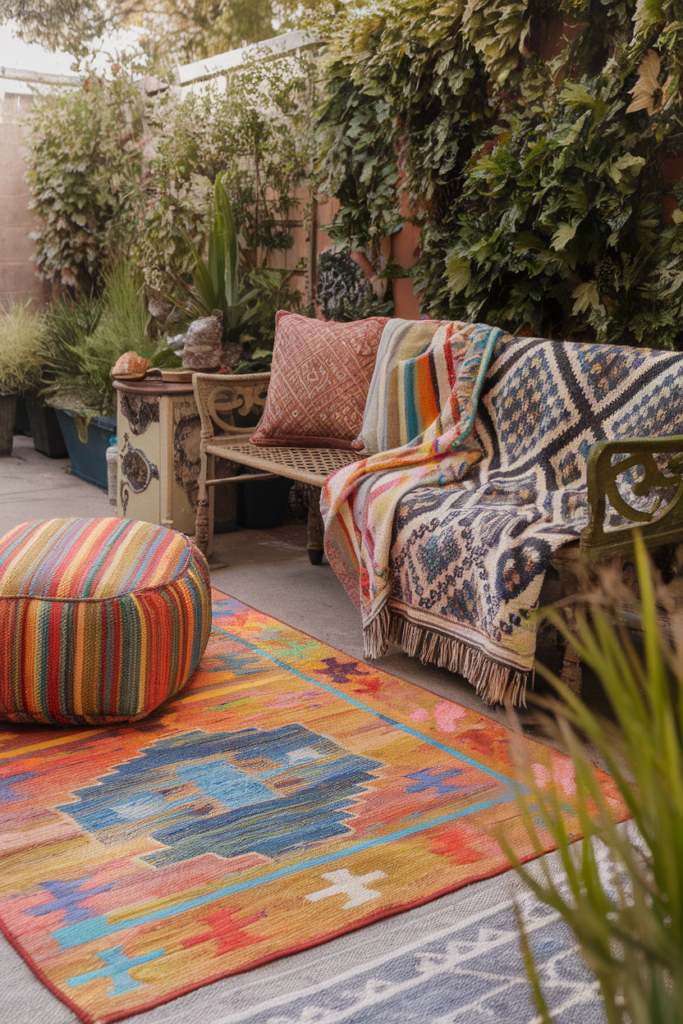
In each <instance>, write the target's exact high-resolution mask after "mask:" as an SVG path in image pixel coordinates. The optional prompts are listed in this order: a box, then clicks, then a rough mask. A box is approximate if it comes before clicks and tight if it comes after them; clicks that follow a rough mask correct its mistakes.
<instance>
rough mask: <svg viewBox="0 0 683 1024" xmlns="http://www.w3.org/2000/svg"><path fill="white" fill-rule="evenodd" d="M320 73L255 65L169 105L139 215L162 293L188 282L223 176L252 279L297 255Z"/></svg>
mask: <svg viewBox="0 0 683 1024" xmlns="http://www.w3.org/2000/svg"><path fill="white" fill-rule="evenodd" d="M311 76H312V64H311V60H310V57H309V56H307V55H306V53H303V54H302V56H301V57H300V58H295V57H292V58H291V59H290V58H287V59H284V60H270V61H268V60H266V61H263V62H260V63H249V64H246V65H245V66H243V67H241V68H240V69H239V72H238V73H233V74H231V75H228V76H226V77H225V78H221V79H218V80H213V81H211V82H210V83H207V84H206V86H203V87H202V88H201V89H200V90H198V91H194V92H189V93H188V94H186V95H185V96H182V97H177V98H176V97H172V96H169V97H168V98H167V99H166V100H164V101H163V102H162V103H160V104H159V106H158V107H157V109H156V110H155V112H154V115H153V118H152V119H151V120H150V124H152V125H153V130H154V153H153V155H152V156H151V157H150V160H149V162H148V163H147V165H146V172H145V173H146V179H145V188H144V192H143V193H141V194H140V198H139V202H138V204H137V206H136V217H137V223H136V229H135V234H134V238H133V243H132V249H131V255H132V257H133V258H134V259H135V261H136V262H137V263H138V264H139V265H140V266H141V267H142V269H143V272H144V275H145V280H146V282H147V283H148V284H149V285H151V286H152V287H153V288H155V289H156V290H158V291H159V292H163V291H165V290H166V288H167V284H168V282H169V281H174V280H176V279H177V278H178V277H182V276H185V277H186V279H187V281H188V282H189V280H190V275H191V273H192V270H193V266H194V260H193V257H192V253H191V250H190V247H189V246H188V245H187V238H188V237H189V238H191V239H192V241H193V242H194V244H195V245H197V246H200V245H201V241H202V239H203V236H204V234H205V232H206V229H207V225H208V222H209V220H210V217H211V215H212V209H213V193H214V184H215V181H216V176H217V175H218V174H221V175H222V182H223V186H224V188H225V191H226V193H227V195H228V197H229V199H230V202H231V205H232V210H233V215H234V218H235V223H236V227H237V231H238V235H239V238H240V243H241V248H242V262H241V268H242V269H241V272H242V275H243V276H244V277H247V276H248V275H249V273H250V272H251V271H252V270H254V269H255V268H256V267H258V266H263V265H266V264H267V262H268V257H269V255H270V254H271V253H273V252H281V251H286V250H287V249H289V248H291V245H292V235H291V231H290V230H289V226H288V223H287V220H288V216H289V212H290V210H291V209H292V207H293V206H294V204H295V201H296V192H297V188H298V187H299V186H300V183H301V182H302V181H303V180H305V178H306V168H307V162H308V160H309V159H310V156H309V153H308V150H307V146H308V144H309V143H308V141H307V140H308V138H309V131H308V122H309V121H310V117H311V114H310V105H311V102H310V101H311V89H312V84H311Z"/></svg>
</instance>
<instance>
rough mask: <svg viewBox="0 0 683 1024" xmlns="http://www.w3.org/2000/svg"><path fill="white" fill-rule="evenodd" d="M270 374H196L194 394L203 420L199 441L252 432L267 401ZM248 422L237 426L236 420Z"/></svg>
mask: <svg viewBox="0 0 683 1024" xmlns="http://www.w3.org/2000/svg"><path fill="white" fill-rule="evenodd" d="M269 383H270V374H269V373H232V374H225V373H195V374H193V375H192V387H193V388H194V397H195V400H196V402H197V408H198V409H199V416H200V419H201V421H202V441H204V442H206V441H208V440H210V439H211V438H213V437H216V436H223V435H226V434H230V435H241V436H243V437H248V436H249V435H250V434H251V433H253V431H254V427H255V426H256V422H257V420H258V419H259V418H260V416H261V414H262V412H263V408H264V406H265V404H266V394H267V393H268V384H269ZM250 419H251V420H252V421H253V422H252V423H251V425H247V426H238V425H237V423H236V422H235V421H236V420H243V421H244V420H246V421H247V424H248V423H249V420H250Z"/></svg>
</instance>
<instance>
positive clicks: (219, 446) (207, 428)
mask: <svg viewBox="0 0 683 1024" xmlns="http://www.w3.org/2000/svg"><path fill="white" fill-rule="evenodd" d="M269 383H270V373H251V374H230V375H228V374H217V373H195V374H193V377H192V384H193V387H194V394H195V399H196V402H197V408H198V410H199V416H200V419H201V437H200V458H201V465H200V471H199V480H198V485H199V494H198V499H197V520H196V527H195V542H196V544H197V546H198V547H199V549H200V551H203V552H204V554H205V555H207V556H209V555H210V554H211V551H212V547H213V523H214V488H215V487H217V486H219V485H220V484H228V483H232V484H241V483H245V482H251V481H252V480H269V479H272V478H273V477H276V476H284V477H287V478H288V479H290V480H298V481H299V482H300V483H304V484H308V485H309V487H310V488H311V490H310V496H309V507H308V538H307V548H308V557H309V559H310V561H311V564H312V565H320V563H321V561H322V557H323V524H322V517H321V515H320V489H321V488H322V487H323V485H324V483H325V481H326V479H327V478H328V476H330V475H331V474H332V473H334V472H335V470H337V469H341V468H342V466H348V465H349V464H350V463H352V462H356V461H357V460H358V458H359V456H358V455H357V454H356V452H352V451H347V450H343V449H339V448H293V447H292V448H275V447H273V448H266V447H260V446H258V445H255V444H251V443H250V441H249V438H250V437H251V435H252V433H253V432H254V429H255V428H256V424H257V423H258V421H259V419H260V417H261V414H262V413H263V409H264V406H265V403H266V395H267V393H268V385H269ZM217 459H223V460H226V461H227V462H228V463H229V465H230V471H229V475H227V476H217V475H216V460H217ZM240 466H243V467H245V468H247V469H251V470H254V469H255V470H257V471H258V472H256V473H244V472H240V473H238V472H235V467H240Z"/></svg>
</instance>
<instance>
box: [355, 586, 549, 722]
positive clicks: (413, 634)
mask: <svg viewBox="0 0 683 1024" xmlns="http://www.w3.org/2000/svg"><path fill="white" fill-rule="evenodd" d="M390 641H391V642H393V643H395V644H397V646H398V647H400V648H401V650H403V651H405V653H406V654H409V655H410V656H411V657H417V658H419V659H420V661H421V662H422V664H423V665H426V664H431V665H438V667H439V668H447V669H448V670H449V672H456V673H457V674H458V675H461V676H464V677H465V679H467V680H468V681H469V682H470V683H472V684H473V685H474V687H475V689H476V691H477V694H478V695H479V696H480V697H481V699H482V700H483V701H484V703H486V704H508V703H511V704H512V705H513V706H515V707H520V706H521V707H526V687H527V682H528V681H529V676H530V675H531V673H530V672H520V671H519V669H514V668H511V667H510V666H509V665H503V664H501V662H499V661H494V660H493V659H492V658H489V657H488V656H487V655H486V654H483V653H482V651H479V650H477V649H476V648H475V647H470V645H469V644H466V643H464V642H463V641H462V640H456V639H455V638H454V637H448V636H443V635H442V634H441V633H434V632H432V631H431V630H429V629H425V628H424V627H423V626H416V625H415V624H414V623H412V622H407V621H406V620H405V619H403V618H401V617H400V616H397V615H392V614H391V612H390V610H389V608H388V607H387V606H386V605H385V606H384V607H383V608H382V610H381V611H380V612H379V613H378V615H376V616H375V618H374V619H373V621H372V622H371V623H370V624H369V625H368V626H367V627H366V628H365V630H364V648H365V656H366V657H367V658H381V657H382V655H383V654H386V652H387V650H388V647H389V642H390Z"/></svg>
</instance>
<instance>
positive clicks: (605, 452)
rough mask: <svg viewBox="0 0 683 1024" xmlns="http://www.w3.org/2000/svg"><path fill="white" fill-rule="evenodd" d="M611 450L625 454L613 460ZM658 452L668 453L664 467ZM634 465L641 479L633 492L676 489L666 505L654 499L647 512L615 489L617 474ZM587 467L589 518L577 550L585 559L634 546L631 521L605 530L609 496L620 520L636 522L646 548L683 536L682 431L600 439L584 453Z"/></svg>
mask: <svg viewBox="0 0 683 1024" xmlns="http://www.w3.org/2000/svg"><path fill="white" fill-rule="evenodd" d="M614 455H621V456H625V457H624V458H622V459H620V460H619V461H617V462H613V461H612V458H613V456H614ZM656 455H663V456H668V459H667V463H666V466H665V467H664V472H662V471H661V470H660V469H659V467H658V466H657V463H656V461H655V456H656ZM636 466H640V467H642V470H643V475H642V476H641V478H640V479H639V480H638V481H636V483H634V484H632V485H631V492H632V493H633V494H634V495H635V496H636V497H638V498H642V497H647V496H648V495H650V494H651V493H652V492H653V491H654V490H657V489H658V488H671V487H676V488H677V490H676V494H675V495H674V497H673V499H672V500H671V501H670V502H669V504H668V505H667V506H666V507H665V508H664V510H662V508H661V501H656V502H655V504H654V506H653V508H652V510H651V511H650V512H643V511H641V510H640V509H637V508H632V506H631V505H629V503H628V501H627V499H626V498H625V497H624V494H623V493H622V492H620V491H619V489H618V487H617V477H618V476H619V475H620V474H621V473H624V472H625V471H626V470H629V469H633V468H635V467H636ZM586 470H587V485H588V506H589V514H590V519H589V522H588V526H587V527H586V528H585V529H584V530H583V532H582V534H581V554H582V555H583V557H584V559H585V560H586V561H588V562H597V561H602V560H603V559H608V558H612V557H613V556H614V555H623V554H631V552H632V551H633V534H634V529H635V527H634V526H622V527H619V528H617V529H614V530H608V531H607V532H606V531H605V528H604V527H605V512H606V501H607V499H609V502H610V504H611V506H612V508H613V509H614V510H615V511H616V512H618V513H619V514H620V515H622V516H623V517H624V519H627V520H628V521H629V522H632V523H634V524H637V525H638V527H639V528H640V532H641V534H642V536H643V539H644V541H645V543H646V544H647V545H648V547H656V546H658V545H660V544H672V543H678V542H680V541H683V500H682V498H683V436H680V435H676V436H673V437H641V438H635V439H632V440H624V441H599V442H598V443H597V444H594V445H593V446H592V448H591V449H590V451H589V453H588V460H587V467H586ZM665 474H666V475H665Z"/></svg>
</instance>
